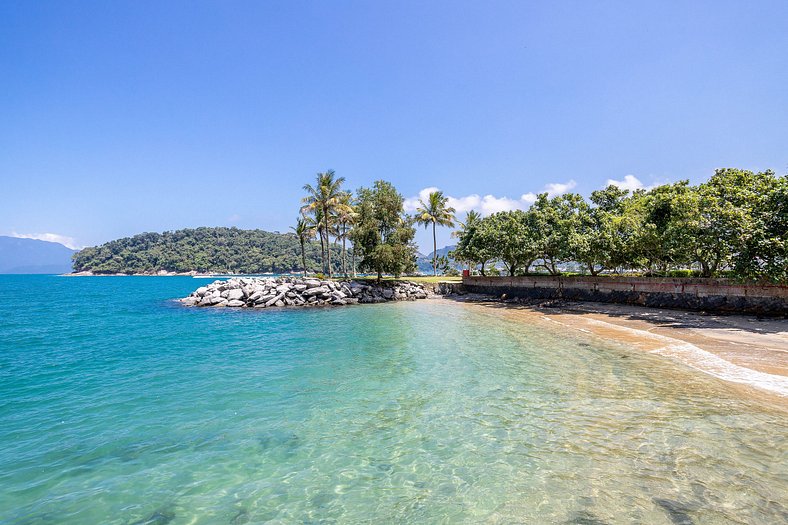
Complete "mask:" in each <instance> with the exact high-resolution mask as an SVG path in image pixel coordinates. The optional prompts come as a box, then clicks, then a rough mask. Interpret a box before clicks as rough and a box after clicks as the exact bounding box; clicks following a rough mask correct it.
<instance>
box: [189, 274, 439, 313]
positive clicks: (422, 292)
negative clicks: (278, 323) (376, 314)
mask: <svg viewBox="0 0 788 525" xmlns="http://www.w3.org/2000/svg"><path fill="white" fill-rule="evenodd" d="M429 294H430V291H428V289H426V288H425V287H424V285H423V284H419V283H415V282H409V281H394V282H392V281H384V282H381V283H374V282H360V281H320V280H318V279H312V278H307V279H303V278H298V277H279V278H272V277H268V278H259V277H244V278H237V277H234V278H232V279H229V280H227V281H214V282H213V283H211V284H209V285H208V286H200V287H199V288H197V289H196V290H195V291H194V292H192V293H191V294H190V295H189V296H188V297H185V298H183V299H181V300H180V302H181V304H183V305H184V306H200V307H205V306H219V307H223V306H226V307H228V308H270V307H296V306H323V305H331V306H343V305H348V304H359V303H363V304H367V303H383V302H387V301H414V300H416V299H426V298H427V296H428V295H429Z"/></svg>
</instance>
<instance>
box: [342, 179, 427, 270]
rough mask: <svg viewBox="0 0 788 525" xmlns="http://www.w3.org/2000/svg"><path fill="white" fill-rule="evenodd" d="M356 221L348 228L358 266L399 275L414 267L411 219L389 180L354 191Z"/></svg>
mask: <svg viewBox="0 0 788 525" xmlns="http://www.w3.org/2000/svg"><path fill="white" fill-rule="evenodd" d="M357 201H358V203H357V206H356V213H357V217H356V224H355V226H354V228H353V229H352V230H351V232H350V238H351V240H352V241H353V247H354V251H356V250H357V251H358V253H359V255H360V256H361V258H362V259H361V263H360V269H361V270H362V271H369V272H374V273H376V274H377V276H378V280H380V279H381V278H382V276H383V274H384V273H391V274H394V275H395V276H397V277H399V276H400V275H402V274H403V273H406V272H410V271H413V270H415V268H416V262H415V261H416V247H415V245H414V244H413V238H414V236H415V234H416V231H415V229H414V228H413V220H412V219H411V218H409V217H407V216H406V215H405V214H404V211H403V204H404V199H403V198H402V195H400V194H399V193H398V192H397V190H396V189H395V188H394V186H392V184H391V183H389V182H386V181H382V180H379V181H376V182H375V183H374V185H373V186H372V188H361V189H359V190H358V192H357Z"/></svg>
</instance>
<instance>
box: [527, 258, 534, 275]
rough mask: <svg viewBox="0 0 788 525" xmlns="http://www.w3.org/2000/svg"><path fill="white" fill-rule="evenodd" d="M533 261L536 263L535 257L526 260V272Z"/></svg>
mask: <svg viewBox="0 0 788 525" xmlns="http://www.w3.org/2000/svg"><path fill="white" fill-rule="evenodd" d="M533 263H534V260H533V259H528V260H527V261H525V273H528V271H529V270H530V269H531V265H532V264H533Z"/></svg>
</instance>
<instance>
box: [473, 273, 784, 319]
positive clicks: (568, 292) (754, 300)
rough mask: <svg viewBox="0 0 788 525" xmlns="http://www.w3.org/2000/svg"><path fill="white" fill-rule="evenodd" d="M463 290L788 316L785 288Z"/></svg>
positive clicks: (636, 282)
mask: <svg viewBox="0 0 788 525" xmlns="http://www.w3.org/2000/svg"><path fill="white" fill-rule="evenodd" d="M462 284H463V290H464V291H466V292H472V293H483V294H490V295H497V296H500V295H502V294H506V295H507V296H508V297H523V298H528V299H563V300H567V301H597V302H606V303H621V304H632V305H640V306H650V307H656V308H680V309H685V310H707V311H717V312H738V313H755V314H763V315H778V316H788V286H783V285H759V284H741V283H737V282H735V281H732V280H729V279H678V278H657V277H612V276H604V277H591V276H588V277H586V276H579V277H575V276H573V277H560V276H547V275H545V276H527V277H463V279H462Z"/></svg>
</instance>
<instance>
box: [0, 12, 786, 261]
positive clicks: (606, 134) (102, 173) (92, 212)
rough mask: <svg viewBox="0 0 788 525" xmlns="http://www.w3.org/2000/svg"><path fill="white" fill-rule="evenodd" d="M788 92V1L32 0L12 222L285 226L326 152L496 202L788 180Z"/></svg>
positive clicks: (10, 185)
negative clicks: (751, 177)
mask: <svg viewBox="0 0 788 525" xmlns="http://www.w3.org/2000/svg"><path fill="white" fill-rule="evenodd" d="M786 86H788V2H743V1H741V2H724V1H713V2H700V1H693V2H690V1H682V2H680V1H669V2H651V3H647V2H631V1H627V2H585V1H583V2H580V1H579V2H525V1H516V2H495V1H493V2H461V1H450V2H438V1H430V2H406V1H399V0H398V1H393V2H378V1H374V2H372V1H365V2H346V1H336V2H329V1H326V2H294V1H287V2H284V1H282V2H273V1H269V2H237V1H231V2H209V3H206V2H194V1H189V2H171V1H167V2H149V1H143V2H120V1H116V2H103V1H102V2H73V1H57V2H44V1H41V2H28V1H24V0H22V1H10V0H9V1H5V2H2V3H0V183H1V184H2V193H3V197H2V206H0V234H14V235H33V236H36V235H38V236H41V235H44V234H49V235H50V236H55V237H50V238H68V239H70V240H69V241H68V242H70V243H71V244H73V245H76V246H84V245H93V244H96V243H100V242H104V241H107V240H110V239H113V238H117V237H120V236H126V235H131V234H134V233H138V232H142V231H162V230H167V229H176V228H182V227H196V226H203V225H205V226H215V225H226V226H230V225H234V226H238V227H242V228H263V229H268V230H280V231H285V230H286V229H287V227H288V226H289V225H290V224H292V223H293V222H294V220H295V218H296V215H297V209H298V205H299V198H300V197H301V194H302V191H301V186H302V185H303V184H304V183H305V182H311V181H312V179H313V177H314V174H315V173H316V172H318V171H322V170H325V169H327V168H332V169H334V170H336V171H337V173H338V174H339V175H342V176H344V177H346V178H347V180H348V185H349V187H350V188H357V187H359V186H361V185H369V184H371V182H372V181H374V180H376V179H379V178H383V179H387V180H390V181H392V182H393V183H394V184H395V185H396V186H397V188H398V189H399V190H400V191H401V192H402V193H403V194H404V195H405V196H406V197H409V198H411V197H415V196H417V195H418V194H419V192H420V191H422V190H424V189H425V188H429V187H438V188H440V189H442V190H444V191H445V192H446V193H447V194H448V195H451V196H452V197H453V198H454V199H456V200H454V201H453V202H455V203H457V207H458V208H461V209H463V210H464V209H468V208H476V209H480V210H482V211H485V212H491V211H495V210H497V209H504V208H511V207H522V206H527V204H528V202H529V199H530V198H532V194H533V193H536V192H539V191H543V190H546V189H548V190H551V191H553V192H560V191H567V190H570V189H571V190H572V191H578V192H580V193H583V194H586V195H587V194H588V193H590V192H591V191H593V190H594V189H597V188H600V187H603V186H604V185H605V184H606V183H607V181H609V180H615V181H622V183H624V184H626V185H628V186H636V185H638V184H642V185H645V186H649V185H651V184H654V183H661V182H669V181H675V180H680V179H690V180H691V181H693V182H699V181H701V180H703V179H705V178H707V177H708V176H709V175H710V174H711V173H712V172H713V170H714V168H715V167H722V166H736V167H743V168H748V169H756V170H759V169H766V168H772V169H775V170H776V171H777V172H778V173H781V174H782V173H785V172H786V171H788V147H786V145H788V95H787V94H786V93H788V90H787V88H786ZM410 202H412V201H410ZM58 236H60V237H58ZM418 240H419V242H420V244H421V246H422V249H423V251H425V252H426V251H429V249H431V246H430V245H431V236H430V235H429V234H428V233H427V232H425V231H423V230H420V232H419V237H418ZM449 241H450V239H449V232H448V231H444V232H441V236H440V238H439V245H441V244H446V243H448V242H449ZM427 248H429V249H427Z"/></svg>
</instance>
